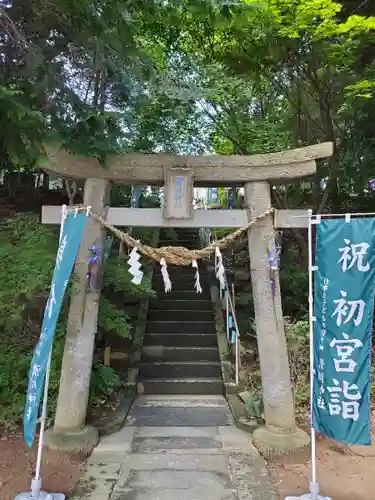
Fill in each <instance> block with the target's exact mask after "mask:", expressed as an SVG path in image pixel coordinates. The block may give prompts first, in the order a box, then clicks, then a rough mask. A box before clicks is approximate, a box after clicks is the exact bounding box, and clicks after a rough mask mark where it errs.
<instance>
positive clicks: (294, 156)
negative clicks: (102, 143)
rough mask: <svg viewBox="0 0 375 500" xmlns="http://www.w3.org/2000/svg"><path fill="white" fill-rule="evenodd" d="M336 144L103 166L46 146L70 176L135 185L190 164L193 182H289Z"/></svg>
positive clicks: (145, 157)
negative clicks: (253, 153)
mask: <svg viewBox="0 0 375 500" xmlns="http://www.w3.org/2000/svg"><path fill="white" fill-rule="evenodd" d="M332 152H333V144H332V143H331V142H325V143H321V144H316V145H314V146H307V147H304V148H299V149H293V150H289V151H282V152H280V153H269V154H258V155H252V156H240V155H232V156H219V155H217V156H216V155H213V156H177V155H166V154H139V153H128V154H122V155H114V156H112V157H110V158H109V159H108V161H107V164H106V166H101V165H100V164H99V162H98V161H97V160H96V159H95V158H89V157H85V156H77V155H72V154H71V153H69V152H67V151H66V150H63V149H47V155H48V164H46V165H45V166H44V169H45V170H46V171H49V172H53V173H55V174H57V175H58V176H60V177H65V178H68V179H88V178H102V179H103V178H104V179H108V180H110V181H113V182H116V183H126V184H133V185H137V184H139V185H156V186H161V185H163V184H164V169H165V168H173V167H184V168H191V169H192V170H193V177H194V185H195V186H204V187H209V186H211V185H212V186H230V185H242V184H245V183H246V182H251V181H264V180H267V181H271V182H276V183H277V182H281V183H289V182H293V181H295V180H297V179H300V178H303V177H306V176H309V175H312V174H314V173H315V171H316V163H315V161H316V160H319V159H323V158H327V157H329V156H331V155H332Z"/></svg>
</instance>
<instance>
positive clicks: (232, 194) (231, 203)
mask: <svg viewBox="0 0 375 500" xmlns="http://www.w3.org/2000/svg"><path fill="white" fill-rule="evenodd" d="M235 207H236V188H229V189H228V208H235Z"/></svg>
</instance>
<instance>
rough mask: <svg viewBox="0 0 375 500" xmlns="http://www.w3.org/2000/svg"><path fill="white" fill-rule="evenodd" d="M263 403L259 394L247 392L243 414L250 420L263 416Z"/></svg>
mask: <svg viewBox="0 0 375 500" xmlns="http://www.w3.org/2000/svg"><path fill="white" fill-rule="evenodd" d="M263 411H264V405H263V398H262V396H261V395H260V394H249V396H248V397H247V398H246V401H245V415H246V417H247V418H248V419H249V420H251V419H253V418H256V419H260V418H262V416H263Z"/></svg>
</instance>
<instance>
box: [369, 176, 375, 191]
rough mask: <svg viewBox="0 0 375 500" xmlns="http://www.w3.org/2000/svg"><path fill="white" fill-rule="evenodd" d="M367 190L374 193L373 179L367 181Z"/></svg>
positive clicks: (374, 182) (374, 184)
mask: <svg viewBox="0 0 375 500" xmlns="http://www.w3.org/2000/svg"><path fill="white" fill-rule="evenodd" d="M368 185H369V188H370V190H371V191H372V192H374V191H375V179H371V180H369V181H368Z"/></svg>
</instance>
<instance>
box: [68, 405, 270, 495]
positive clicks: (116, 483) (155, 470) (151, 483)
mask: <svg viewBox="0 0 375 500" xmlns="http://www.w3.org/2000/svg"><path fill="white" fill-rule="evenodd" d="M277 498H278V496H277V495H276V493H275V491H274V489H273V487H272V485H271V481H270V478H269V476H268V473H267V470H266V468H265V463H264V460H263V459H262V458H261V457H260V456H259V454H258V452H257V450H256V449H255V448H254V447H253V445H252V443H251V436H250V435H249V434H247V433H245V432H243V431H241V430H239V429H237V428H236V427H235V426H234V425H233V422H232V417H231V414H230V411H229V409H228V406H227V403H226V401H225V399H224V398H222V397H217V396H214V397H212V396H211V397H210V396H204V397H197V396H190V397H189V396H183V397H182V396H169V397H166V396H147V397H146V396H145V397H140V398H138V399H137V400H136V402H135V404H134V405H133V408H132V410H131V412H130V414H129V416H128V418H127V422H126V425H125V427H123V428H122V430H120V431H119V432H117V433H116V434H112V435H110V436H106V437H104V438H103V439H102V440H101V441H100V443H99V445H98V446H97V447H96V448H95V450H94V452H93V454H92V455H91V457H90V459H89V461H88V463H87V466H86V471H85V474H84V477H83V478H82V481H81V482H80V484H79V486H78V490H77V496H75V497H74V500H78V499H79V500H83V499H84V500H244V499H246V500H276V499H277Z"/></svg>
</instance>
